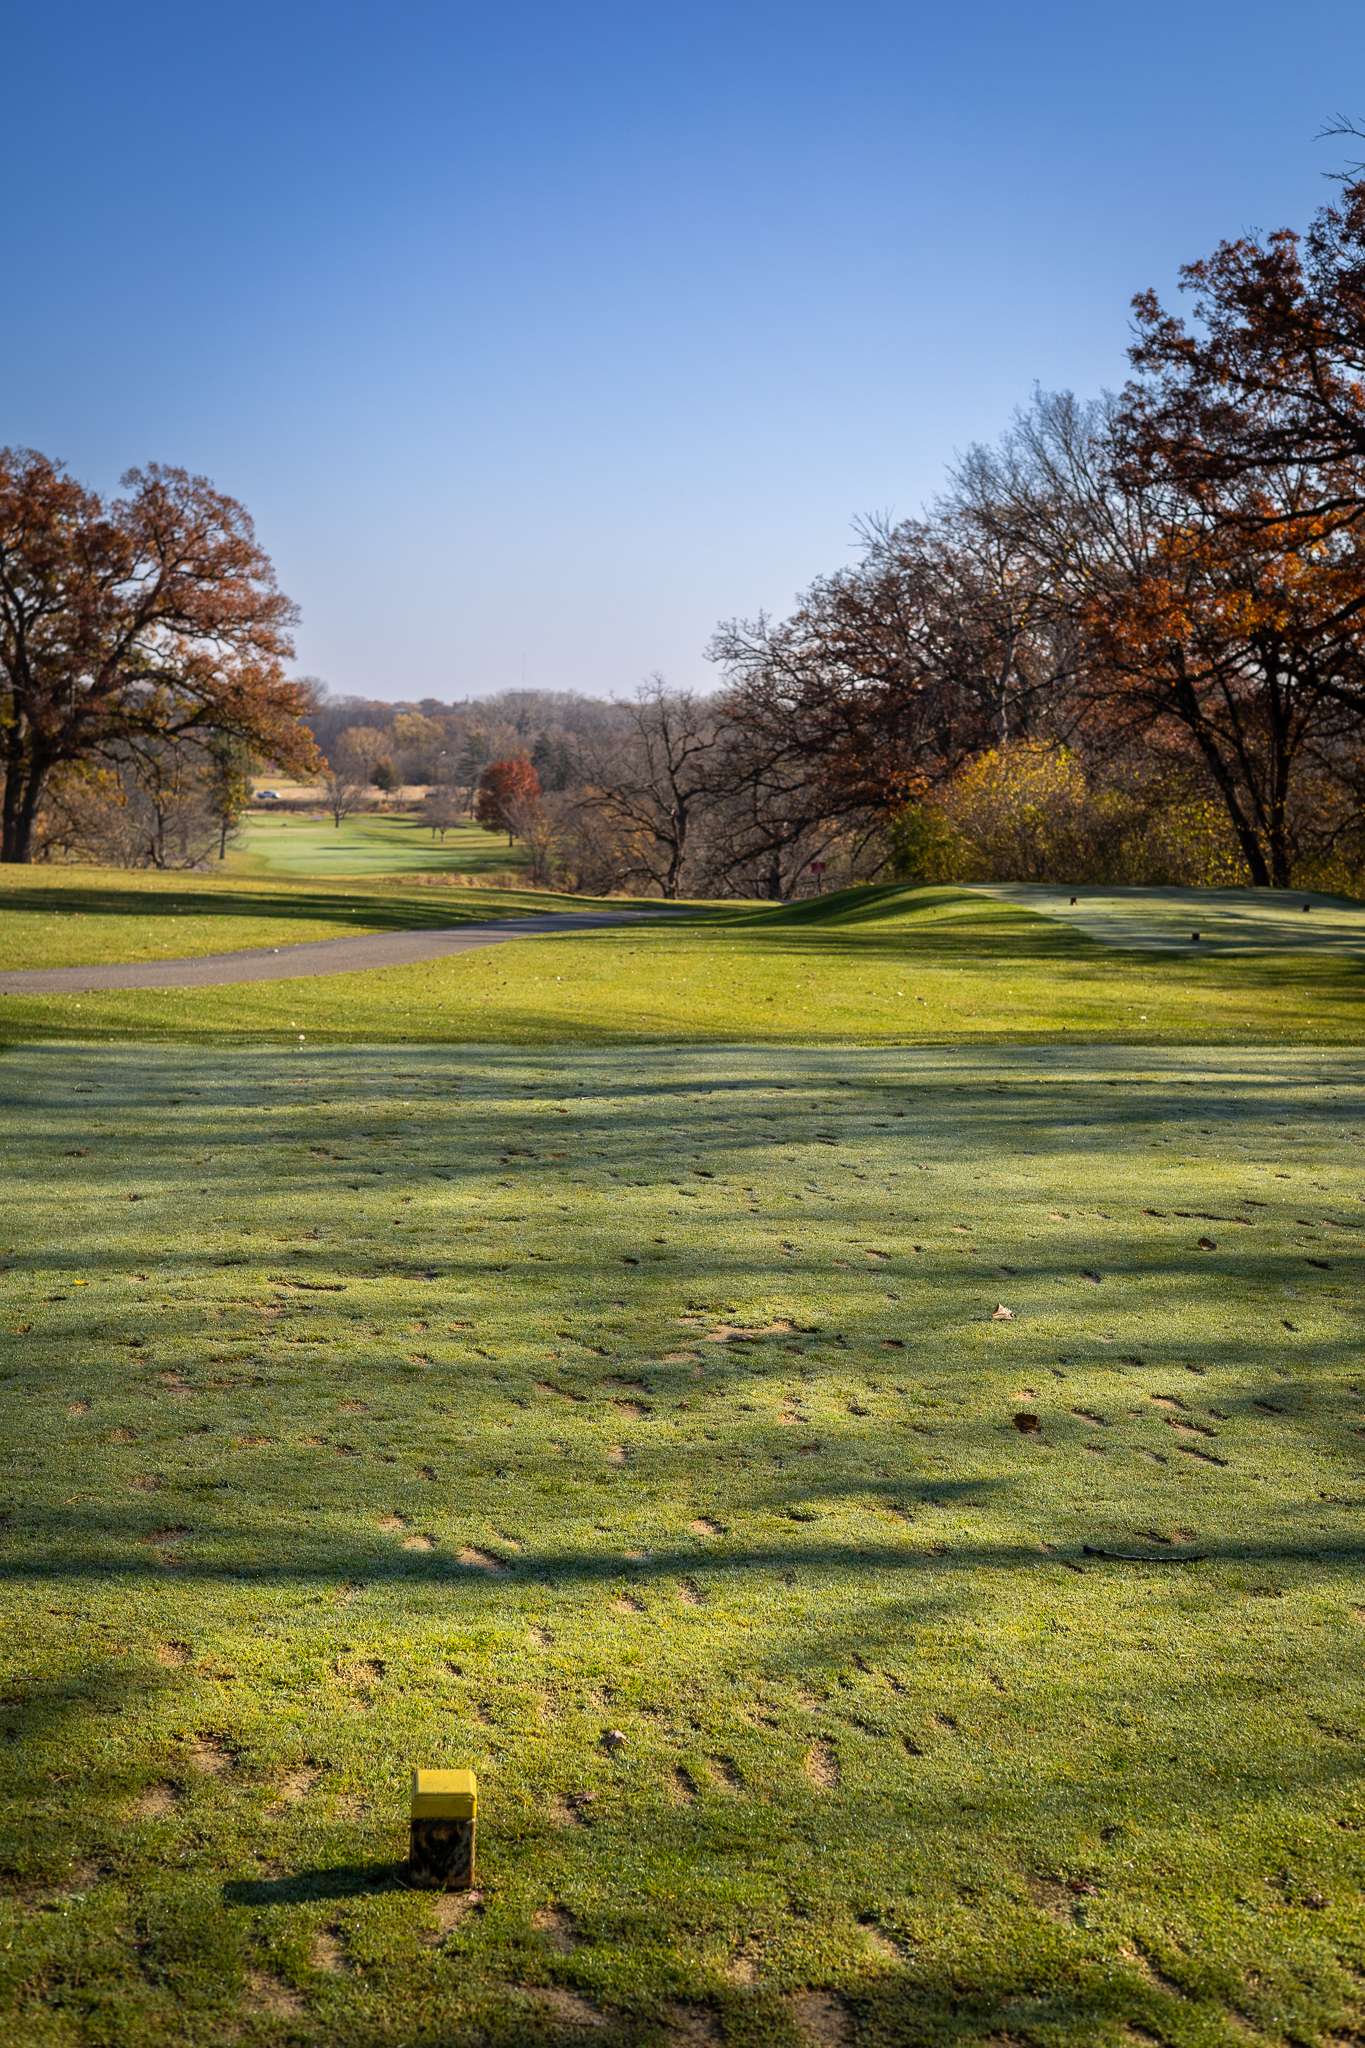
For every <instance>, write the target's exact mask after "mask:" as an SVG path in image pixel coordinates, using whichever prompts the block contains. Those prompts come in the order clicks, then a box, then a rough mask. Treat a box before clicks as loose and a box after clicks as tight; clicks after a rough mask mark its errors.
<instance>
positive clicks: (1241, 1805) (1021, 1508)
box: [0, 905, 1365, 2048]
mask: <svg viewBox="0 0 1365 2048" xmlns="http://www.w3.org/2000/svg"><path fill="white" fill-rule="evenodd" d="M994 909H995V911H996V913H997V914H998V915H999V916H1001V917H1009V916H1017V915H1018V913H1013V912H1007V911H1005V910H1004V908H1003V907H1002V906H998V905H997V906H994ZM1044 929H1045V930H1051V929H1054V928H1053V927H1050V926H1046V925H1045V926H1044ZM1061 936H1062V938H1063V939H1066V940H1068V941H1069V943H1072V944H1077V945H1079V944H1082V943H1083V942H1081V941H1079V940H1074V939H1070V937H1069V935H1067V934H1062V935H1061ZM547 943H549V944H551V945H553V944H557V943H559V942H555V941H551V942H547ZM573 943H574V944H575V945H578V944H580V943H587V942H578V941H575V942H573ZM873 950H875V949H873ZM740 957H741V956H738V955H736V956H732V958H733V959H735V960H738V959H739V958H740ZM855 957H856V955H854V954H850V956H849V958H848V959H847V960H846V961H845V971H846V972H847V973H849V974H852V973H853V972H854V971H855V969H854V965H853V961H854V958H855ZM732 971H733V969H732ZM0 1085H3V1088H4V1092H5V1097H6V1105H5V1117H6V1127H7V1158H8V1161H9V1170H10V1174H11V1177H12V1180H13V1181H14V1183H15V1184H16V1185H19V1186H22V1187H24V1189H25V1190H26V1201H25V1203H24V1204H23V1206H22V1207H15V1206H14V1205H11V1208H10V1211H9V1214H8V1217H7V1220H6V1224H5V1234H4V1245H3V1250H4V1258H3V1264H4V1269H5V1270H4V1273H3V1276H0V1277H2V1282H3V1288H4V1297H5V1323H6V1326H7V1328H8V1331H9V1333H10V1340H11V1341H10V1348H9V1353H8V1357H7V1361H6V1366H5V1373H6V1381H5V1389H4V1393H5V1399H4V1412H5V1415H6V1420H7V1425H8V1427H7V1432H6V1438H7V1453H6V1460H5V1467H4V1472H3V1494H2V1496H0V1508H2V1509H3V1513H0V1565H3V1575H2V1576H0V1621H2V1622H3V1628H2V1629H0V1661H3V1667H4V1671H3V1678H2V1679H0V1731H3V1735H4V1737H5V1740H4V1741H3V1742H0V1794H2V1795H3V1801H4V1820H5V1840H4V1850H3V1863H2V1865H0V1867H2V1869H3V1878H2V1879H0V1922H3V1927H2V1929H0V2011H3V2013H4V2014H5V2016H6V2028H5V2037H6V2038H7V2039H9V2040H13V2041H15V2042H18V2043H23V2044H25V2048H27V2044H30V2043H31V2044H35V2048H47V2044H52V2048H75V2044H78V2043H87V2042H90V2043H94V2042H100V2043H115V2042H117V2043H118V2044H119V2048H154V2044H156V2048H159V2044H162V2043H165V2042H172V2041H173V2042H191V2043H196V2044H197V2043H203V2044H206V2048H207V2044H216V2043H219V2042H222V2041H224V2040H228V2039H233V2040H242V2041H244V2042H250V2043H260V2044H277V2043H278V2044H280V2048H284V2044H286V2043H288V2044H298V2043H318V2044H324V2043H325V2044H328V2048H330V2044H344V2048H400V2044H401V2048H408V2044H413V2043H418V2042H423V2043H431V2044H436V2043H442V2044H460V2048H472V2044H474V2043H476V2042H489V2043H494V2044H499V2048H522V2044H527V2043H530V2044H545V2048H549V2044H559V2048H563V2044H567V2043H569V2042H571V2041H579V2040H583V2039H593V2040H597V2041H600V2042H602V2043H603V2044H604V2048H625V2044H630V2048H686V2044H697V2043H721V2042H723V2043H726V2044H734V2048H799V2044H805V2048H816V2044H826V2048H827V2044H830V2043H846V2044H854V2043H857V2044H861V2043H868V2044H872V2048H892V2044H895V2048H943V2044H947V2043H951V2044H953V2048H987V2044H995V2048H1000V2044H1004V2043H1028V2044H1038V2048H1133V2044H1135V2043H1137V2042H1161V2043H1166V2044H1170V2048H1219V2044H1231V2043H1241V2044H1254V2043H1261V2044H1266V2048H1269V2044H1272V2043H1275V2044H1281V2043H1285V2042H1290V2041H1292V2042H1295V2043H1301V2044H1310V2043H1311V2044H1322V2048H1326V2044H1328V2043H1330V2042H1344V2041H1347V2040H1350V2039H1352V2038H1355V2037H1356V2035H1357V2034H1358V2032H1359V2029H1360V2026H1361V2024H1362V2014H1361V1986H1362V1982H1363V1981H1365V1933H1363V1932H1362V1921H1361V1914H1360V1895H1361V1879H1362V1865H1361V1844H1362V1842H1363V1841H1365V1798H1363V1797H1362V1789H1361V1777H1360V1771H1359V1751H1360V1744H1361V1732H1362V1725H1363V1722H1362V1716H1363V1715H1365V1689H1363V1687H1362V1672H1363V1669H1365V1662H1363V1660H1362V1657H1361V1645H1362V1634H1361V1627H1362V1613H1363V1610H1362V1607H1361V1590H1360V1577H1359V1574H1360V1564H1361V1527H1360V1509H1361V1497H1362V1483H1363V1474H1362V1455H1361V1441H1362V1440H1361V1435H1360V1430H1361V1426H1362V1409H1361V1371H1360V1346H1359V1335H1360V1332H1359V1303H1360V1298H1361V1285H1362V1281H1363V1280H1365V1273H1362V1258H1361V1254H1362V1243H1363V1241H1365V1208H1363V1207H1362V1203H1361V1194H1360V1176H1359V1165H1358V1161H1359V1151H1360V1140H1361V1134H1362V1131H1363V1130H1365V1058H1362V1056H1361V1054H1360V1053H1358V1052H1346V1051H1343V1052H1339V1053H1322V1052H1311V1051H1300V1052H1283V1051H1281V1052H1276V1051H1263V1052H1252V1051H1246V1050H1234V1051H1229V1052H1226V1053H1221V1054H1211V1053H1208V1052H1203V1051H1196V1052H1188V1051H1185V1052H1181V1051H1171V1052H1164V1053H1163V1052H1159V1051H1157V1052H1150V1051H1149V1052H1143V1053H1128V1052H1122V1051H1118V1050H1114V1051H1110V1052H1108V1053H1095V1052H1086V1051H1078V1050H1075V1049H1055V1048H1039V1049H1027V1048H1018V1049H1015V1050H1013V1051H1008V1050H1006V1051H985V1050H983V1051H977V1052H971V1051H928V1050H925V1051H918V1052H915V1051H898V1050H894V1049H874V1050H863V1051H856V1050H847V1049H838V1048H830V1049H826V1050H801V1049H798V1048H792V1047H787V1048H783V1049H774V1050H767V1051H764V1050H759V1049H753V1048H748V1049H743V1048H739V1049H730V1050H717V1049H704V1048H703V1049H696V1050H692V1051H686V1050H679V1049H677V1048H674V1047H662V1046H661V1047H659V1048H656V1049H650V1048H647V1047H635V1048H621V1049H616V1050H594V1049H592V1048H586V1047H583V1046H581V1045H580V1046H577V1047H562V1046H561V1047H549V1046H547V1047H546V1048H544V1049H543V1050H540V1051H536V1050H529V1051H522V1052H517V1051H511V1050H506V1049H495V1050H485V1051H479V1050H476V1049H469V1048H460V1049H440V1048H435V1049H432V1048H427V1049H417V1048H404V1049H396V1048H387V1049H385V1048H372V1049H363V1048H354V1049H348V1050H339V1051H316V1052H314V1051H308V1050H303V1051H286V1050H284V1049H282V1048H274V1047H268V1048H259V1049H254V1050H251V1049H241V1048H237V1049H234V1048H231V1047H217V1048H214V1049H212V1050H209V1049H207V1048H205V1047H203V1046H196V1047H165V1048H162V1049H155V1048H150V1047H148V1046H145V1045H132V1046H128V1047H126V1048H124V1047H117V1046H114V1047H110V1046H94V1047H85V1048H83V1047H79V1046H75V1045H66V1046H60V1047H58V1046H46V1047H43V1046H33V1047H29V1048H26V1049H21V1050H16V1051H12V1052H10V1053H9V1054H7V1055H6V1057H5V1058H4V1059H3V1061H0ZM609 1731H615V1733H613V1738H612V1739H613V1745H614V1746H608V1744H607V1743H606V1742H605V1741H604V1738H605V1737H606V1736H607V1734H608V1732H609ZM616 1734H619V1736H620V1737H621V1738H622V1739H621V1740H620V1741H619V1743H618V1742H617V1741H616ZM414 1762H432V1763H451V1764H466V1763H467V1764H471V1765H473V1766H475V1767H476V1768H477V1769H478V1770H479V1772H480V1774H481V1779H482V1785H483V1796H484V1807H483V1821H484V1833H483V1841H482V1850H481V1858H482V1876H481V1892H480V1895H479V1896H477V1897H474V1898H464V1897H453V1898H449V1899H437V1900H433V1899H432V1898H431V1897H429V1896H422V1895H418V1894H414V1893H412V1892H409V1891H407V1890H405V1889H404V1888H403V1886H402V1884H401V1882H400V1879H399V1871H398V1863H399V1859H400V1858H401V1856H402V1853H403V1848H404V1825H403V1822H404V1801H405V1794H406V1784H407V1773H408V1771H409V1768H410V1767H411V1765H412V1764H413V1763H414Z"/></svg>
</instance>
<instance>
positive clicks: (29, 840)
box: [0, 760, 47, 863]
mask: <svg viewBox="0 0 1365 2048" xmlns="http://www.w3.org/2000/svg"><path fill="white" fill-rule="evenodd" d="M46 781H47V764H46V763H40V762H37V761H31V762H30V763H29V765H28V773H27V775H25V774H24V772H23V771H22V769H21V768H20V766H19V764H18V763H17V762H15V761H13V760H11V762H10V764H9V769H8V772H7V774H6V776H5V801H4V824H3V836H2V837H0V861H4V862H6V863H10V862H27V861H31V860H32V859H33V827H34V825H35V824H36V822H37V818H38V802H39V799H40V798H41V796H42V793H43V784H44V783H45V782H46Z"/></svg>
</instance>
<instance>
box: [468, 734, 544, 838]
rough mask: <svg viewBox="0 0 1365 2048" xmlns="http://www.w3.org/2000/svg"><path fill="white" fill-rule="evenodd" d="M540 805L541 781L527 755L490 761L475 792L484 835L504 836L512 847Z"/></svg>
mask: <svg viewBox="0 0 1365 2048" xmlns="http://www.w3.org/2000/svg"><path fill="white" fill-rule="evenodd" d="M539 802H540V777H539V776H538V775H537V774H536V771H535V768H534V766H533V764H532V763H531V762H530V761H528V760H527V758H526V756H525V754H511V755H509V756H508V757H507V759H506V760H503V761H490V762H489V764H488V766H487V767H486V768H485V769H484V771H483V773H482V775H481V776H480V777H479V784H478V788H477V789H476V790H475V792H474V817H475V819H476V821H477V822H478V823H479V824H480V825H482V826H483V828H484V830H485V832H505V833H506V834H507V844H508V845H509V846H511V845H512V844H513V843H514V841H516V840H517V839H518V838H520V837H521V836H522V833H523V829H524V827H525V825H526V823H527V814H528V812H529V811H530V810H531V809H533V808H534V806H535V805H537V804H538V803H539Z"/></svg>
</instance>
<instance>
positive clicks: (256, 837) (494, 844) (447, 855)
mask: <svg viewBox="0 0 1365 2048" xmlns="http://www.w3.org/2000/svg"><path fill="white" fill-rule="evenodd" d="M229 858H230V861H231V864H232V866H233V867H234V868H236V869H237V870H238V871H239V872H241V873H243V874H258V875H299V876H304V875H307V876H315V877H317V878H319V879H324V880H325V879H326V878H328V877H330V876H334V875H409V874H427V873H431V874H444V873H449V872H451V871H456V872H458V873H460V874H470V875H502V874H506V873H508V872H509V871H512V872H515V871H516V870H518V869H520V868H522V867H524V866H525V863H526V854H525V851H524V849H523V848H522V847H520V846H509V845H508V844H507V840H506V837H505V836H504V835H503V834H502V833H500V832H485V831H484V829H483V827H482V825H472V824H466V825H455V826H453V827H452V828H451V829H450V831H448V832H447V833H446V836H445V838H444V839H437V838H434V837H433V836H432V831H431V827H430V826H429V825H424V824H423V823H422V821H421V819H420V818H417V817H407V816H396V817H394V816H379V815H377V814H370V813H360V814H359V815H356V816H353V817H350V818H343V819H342V821H341V823H340V825H334V824H333V823H332V820H331V819H330V818H309V817H302V816H299V815H298V814H296V813H292V812H289V813H286V812H268V811H251V812H249V813H248V814H247V817H246V819H245V821H244V824H243V829H242V835H241V840H240V843H239V845H238V847H237V848H236V849H235V850H234V852H233V853H232V854H231V855H230V857H229Z"/></svg>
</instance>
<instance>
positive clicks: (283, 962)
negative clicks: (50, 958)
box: [0, 903, 687, 996]
mask: <svg viewBox="0 0 1365 2048" xmlns="http://www.w3.org/2000/svg"><path fill="white" fill-rule="evenodd" d="M680 914H681V915H683V916H685V915H686V914H687V913H686V912H685V911H681V912H680V911H679V909H677V908H675V907H674V906H673V905H671V904H661V903H655V904H651V905H650V906H649V908H648V909H645V910H552V911H548V912H547V913H546V914H545V915H544V916H542V917H528V918H513V917H499V918H489V919H488V920H486V921H485V922H481V923H472V922H471V923H470V924H461V925H447V926H442V927H440V928H439V929H437V930H434V931H422V932H371V933H368V934H365V935H360V936H357V937H356V938H353V939H351V938H346V939H314V940H311V941H305V943H304V944H303V945H301V946H272V947H264V948H261V947H252V948H251V949H250V950H249V951H246V952H238V953H205V954H203V955H201V956H200V958H198V959H197V960H133V961H128V962H126V963H123V964H118V963H113V964H110V965H107V966H99V967H20V968H14V969H12V970H10V971H9V972H8V973H4V974H0V996H55V995H77V994H91V995H93V994H97V993H99V992H100V991H102V990H105V989H119V988H218V987H221V986H223V985H225V984H227V983H231V982H241V981H292V980H295V979H297V978H298V977H299V976H300V975H311V974H358V973H361V972H362V971H363V970H364V969H366V968H369V967H411V966H412V965H413V964H414V963H415V962H417V961H421V960H444V959H445V958H446V956H447V955H448V954H450V953H472V952H474V951H475V950H476V948H478V947H480V946H497V945H501V944H502V943H503V941H504V940H506V939H540V938H549V937H554V936H556V935H562V934H565V933H572V932H590V931H600V930H602V929H604V928H605V927H607V926H609V925H623V924H636V923H639V922H640V921H641V920H642V919H648V918H657V917H668V916H675V917H676V916H678V915H680Z"/></svg>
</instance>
